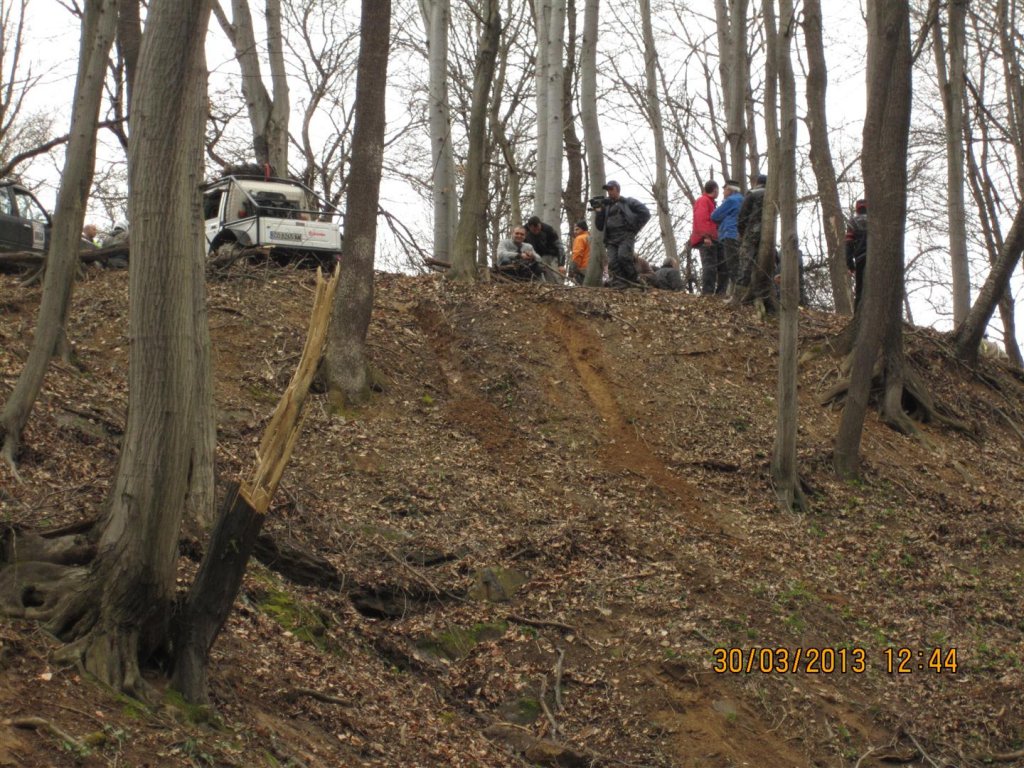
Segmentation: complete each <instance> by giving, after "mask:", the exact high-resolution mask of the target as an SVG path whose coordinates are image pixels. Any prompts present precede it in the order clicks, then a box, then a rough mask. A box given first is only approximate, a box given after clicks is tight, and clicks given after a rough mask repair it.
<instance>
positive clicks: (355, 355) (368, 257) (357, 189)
mask: <svg viewBox="0 0 1024 768" xmlns="http://www.w3.org/2000/svg"><path fill="white" fill-rule="evenodd" d="M359 31H360V36H359V63H358V65H357V74H356V101H355V128H354V130H353V134H352V166H351V170H350V172H349V178H348V183H347V192H346V195H345V246H344V248H345V271H344V273H343V274H342V276H341V285H340V286H339V287H338V293H337V295H336V296H335V299H334V315H333V322H332V323H331V332H330V336H329V339H328V343H327V356H326V358H325V361H324V363H325V373H326V378H327V382H328V395H329V398H330V402H331V406H332V408H334V409H335V410H336V411H340V410H342V409H344V408H346V407H349V406H355V405H361V404H362V403H365V402H366V401H367V400H369V398H370V372H369V365H368V363H367V361H366V332H367V330H368V329H369V327H370V314H371V313H372V311H373V262H374V253H375V250H376V245H377V208H378V203H379V202H380V176H381V168H382V166H383V161H384V128H385V112H384V108H385V98H384V94H385V88H384V85H385V83H386V81H387V71H388V57H389V54H390V41H391V0H362V12H361V16H360V22H359Z"/></svg>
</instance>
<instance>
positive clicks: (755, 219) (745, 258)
mask: <svg viewBox="0 0 1024 768" xmlns="http://www.w3.org/2000/svg"><path fill="white" fill-rule="evenodd" d="M767 183H768V177H767V176H765V175H764V174H763V173H762V174H761V175H760V176H758V177H757V182H756V183H755V185H754V188H753V189H751V190H750V191H749V192H748V193H747V196H746V197H745V198H743V205H741V206H740V212H739V216H738V217H737V219H736V232H737V234H738V235H739V236H740V243H741V245H740V269H739V279H738V281H737V287H740V288H746V287H747V286H748V285H750V277H751V275H752V274H753V272H754V264H755V263H757V251H758V249H759V248H760V247H761V214H762V212H763V211H764V193H765V185H766V184H767Z"/></svg>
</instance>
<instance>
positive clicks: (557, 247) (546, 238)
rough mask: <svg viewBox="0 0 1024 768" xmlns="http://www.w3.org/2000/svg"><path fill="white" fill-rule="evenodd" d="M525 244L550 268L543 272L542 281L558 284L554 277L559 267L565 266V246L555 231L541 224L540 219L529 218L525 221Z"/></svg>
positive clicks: (536, 217)
mask: <svg viewBox="0 0 1024 768" xmlns="http://www.w3.org/2000/svg"><path fill="white" fill-rule="evenodd" d="M526 242H528V243H529V244H530V245H532V246H533V250H534V251H536V252H537V255H538V256H539V257H540V260H541V261H542V262H544V264H546V265H547V266H548V267H550V270H544V279H545V280H547V281H548V282H558V279H557V278H556V277H555V275H557V274H558V268H559V267H562V266H565V246H564V245H563V244H562V238H561V237H559V235H558V232H557V230H555V228H554V227H552V226H551V225H550V224H545V223H544V222H542V221H541V220H540V217H538V216H531V217H530V218H528V219H527V220H526Z"/></svg>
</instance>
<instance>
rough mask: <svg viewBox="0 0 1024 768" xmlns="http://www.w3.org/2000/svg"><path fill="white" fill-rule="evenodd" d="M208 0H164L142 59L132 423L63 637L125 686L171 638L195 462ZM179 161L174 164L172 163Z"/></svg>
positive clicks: (135, 171)
mask: <svg viewBox="0 0 1024 768" xmlns="http://www.w3.org/2000/svg"><path fill="white" fill-rule="evenodd" d="M208 18H209V4H208V2H207V1H206V0H154V2H152V3H151V4H150V8H149V16H148V20H147V32H146V34H145V35H144V38H143V42H142V49H141V51H140V55H139V75H138V79H137V83H136V85H137V87H136V92H135V110H134V113H133V115H132V126H131V128H132V130H131V138H130V144H129V173H130V189H131V194H130V198H129V207H130V217H131V221H132V224H133V227H132V246H133V247H132V266H131V270H130V272H129V275H130V285H129V333H130V336H131V338H132V339H133V342H132V344H131V351H130V355H129V370H128V419H127V426H126V429H125V436H124V441H123V445H122V453H121V459H120V462H119V463H118V469H117V474H116V476H115V478H114V482H113V484H112V486H111V493H110V498H109V510H108V515H107V520H106V524H105V526H104V529H103V532H102V534H101V535H100V538H99V541H98V544H97V557H96V560H95V562H94V564H93V569H92V571H91V573H90V576H89V579H88V581H87V583H86V585H85V587H83V588H81V589H76V590H75V591H72V592H69V594H68V595H67V596H66V599H65V600H64V602H63V604H62V605H61V606H60V608H59V609H58V610H57V611H56V613H55V615H54V616H53V617H52V618H51V621H50V624H49V626H50V629H51V630H52V631H54V632H55V633H56V634H58V636H60V637H62V638H64V639H65V640H75V642H74V643H73V644H72V645H70V646H68V647H67V648H66V649H65V653H64V655H65V656H70V657H75V658H78V659H79V660H81V662H82V663H83V664H84V666H85V668H86V670H87V671H89V672H91V673H92V674H94V675H95V676H96V677H97V678H98V679H99V680H100V681H101V682H103V683H106V684H108V685H110V686H112V687H114V688H115V689H119V690H126V691H129V692H133V693H136V694H139V693H143V692H144V690H145V683H144V681H143V680H142V677H141V675H140V673H139V664H140V661H144V660H146V659H147V658H148V657H149V656H150V655H151V653H152V652H153V651H154V650H155V649H156V648H157V647H158V646H160V645H162V644H164V643H166V640H167V630H168V620H169V616H170V606H171V602H172V599H173V595H174V574H175V563H176V560H177V549H178V531H179V528H180V525H181V519H182V514H183V512H184V509H185V501H186V495H187V493H188V490H189V472H190V468H191V466H192V463H193V459H194V456H193V449H194V446H195V442H194V434H193V433H194V426H195V420H194V416H193V414H192V411H193V408H195V407H196V406H197V405H198V403H197V402H196V394H195V393H196V388H195V383H194V382H195V379H196V376H197V375H202V374H203V373H204V372H202V371H199V370H198V364H199V363H198V360H197V356H196V347H197V329H196V328H195V320H196V317H197V315H198V309H197V308H196V307H195V306H194V304H195V301H196V297H197V295H198V291H197V290H196V288H195V286H194V284H193V283H194V281H195V280H196V279H198V277H199V276H200V275H202V271H201V269H197V264H199V263H201V262H202V261H203V259H204V256H205V248H204V247H203V244H204V243H203V230H202V209H201V200H200V196H199V192H198V190H199V185H200V183H201V181H202V158H203V133H204V128H205V117H206V110H205V103H204V99H203V97H204V95H205V92H204V89H203V87H202V83H203V82H204V78H205V76H206V63H205V57H204V43H205V38H206V27H207V21H208ZM168 157H173V158H177V160H178V161H177V162H176V163H172V164H170V165H168V163H167V158H168Z"/></svg>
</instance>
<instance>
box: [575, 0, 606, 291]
mask: <svg viewBox="0 0 1024 768" xmlns="http://www.w3.org/2000/svg"><path fill="white" fill-rule="evenodd" d="M600 13H601V0H586V4H585V6H584V11H583V46H582V48H581V49H580V120H581V122H582V123H583V141H584V144H586V147H587V164H588V165H589V167H590V196H591V197H602V196H603V195H604V189H602V187H603V186H604V182H605V175H604V145H603V144H602V142H601V124H600V122H599V120H598V117H597V42H598V20H599V18H600ZM590 218H591V222H590V224H591V226H590V261H589V262H587V273H586V275H585V276H584V279H583V284H584V285H587V286H589V287H591V288H594V287H597V286H599V285H601V278H602V275H603V273H604V261H605V247H604V236H603V234H602V233H601V232H600V231H598V229H597V226H596V219H597V216H596V214H595V215H593V216H591V217H590Z"/></svg>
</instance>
